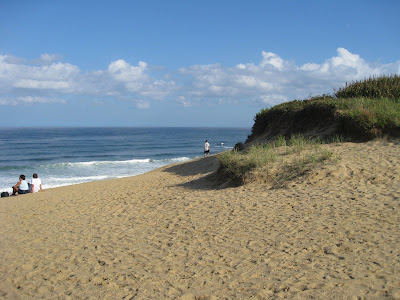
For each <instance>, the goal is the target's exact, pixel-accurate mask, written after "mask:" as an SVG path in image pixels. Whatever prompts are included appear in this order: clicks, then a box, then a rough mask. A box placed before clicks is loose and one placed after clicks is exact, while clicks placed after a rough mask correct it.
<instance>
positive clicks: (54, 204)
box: [0, 140, 400, 299]
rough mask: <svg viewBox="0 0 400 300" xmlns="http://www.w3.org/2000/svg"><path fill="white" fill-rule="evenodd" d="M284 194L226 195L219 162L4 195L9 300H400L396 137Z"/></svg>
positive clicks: (2, 269) (1, 284)
mask: <svg viewBox="0 0 400 300" xmlns="http://www.w3.org/2000/svg"><path fill="white" fill-rule="evenodd" d="M324 147H328V148H330V149H331V150H332V151H333V152H334V153H335V154H336V155H338V156H339V157H340V159H339V160H338V161H335V162H328V163H325V164H323V165H322V166H320V167H318V168H316V169H313V170H312V171H311V172H310V173H309V174H308V175H307V176H303V177H302V178H297V179H296V180H295V181H293V182H291V183H290V184H289V186H288V187H286V188H280V189H271V188H269V186H268V185H266V184H262V183H251V184H248V185H245V186H240V187H229V188H217V187H216V183H215V177H213V176H212V172H213V171H215V170H216V169H217V168H218V162H217V160H216V157H215V156H210V157H207V158H202V159H198V160H194V161H190V162H186V163H181V164H175V165H170V166H166V167H163V168H161V169H157V170H154V171H152V172H149V173H146V174H143V175H140V176H135V177H131V178H122V179H117V180H109V181H98V182H92V183H86V184H80V185H75V186H68V187H62V188H56V189H49V190H46V191H45V192H43V193H36V194H29V195H23V196H18V197H9V198H1V199H0V203H1V204H0V214H1V215H0V234H1V236H0V249H1V254H2V255H1V257H0V298H1V299H39V298H40V299H250V298H252V299H281V298H288V299H400V142H399V141H398V140H394V141H393V140H389V141H388V140H376V141H372V142H368V143H359V144H356V143H343V144H338V145H326V146H324Z"/></svg>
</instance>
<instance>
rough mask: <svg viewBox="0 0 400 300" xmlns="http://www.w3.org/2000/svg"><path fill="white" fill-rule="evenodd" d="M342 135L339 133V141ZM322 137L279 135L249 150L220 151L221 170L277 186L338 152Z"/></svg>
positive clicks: (224, 174) (240, 179) (232, 176)
mask: <svg viewBox="0 0 400 300" xmlns="http://www.w3.org/2000/svg"><path fill="white" fill-rule="evenodd" d="M339 140H340V137H337V141H339ZM322 144H323V141H321V140H320V139H310V138H305V137H304V136H302V135H300V134H293V135H291V136H290V137H284V136H279V137H278V138H277V139H276V140H274V141H273V142H270V143H265V144H259V145H255V146H253V147H250V148H249V149H248V150H247V151H238V150H232V151H227V152H224V153H221V154H220V155H218V160H219V163H220V168H219V171H218V172H219V174H220V175H221V176H222V178H225V179H226V178H229V179H230V180H231V181H232V182H233V183H234V184H236V185H240V184H246V183H250V182H254V181H269V183H270V184H271V185H272V186H274V187H283V186H284V185H285V184H286V183H287V182H289V181H290V180H293V179H294V178H296V177H298V176H301V175H303V174H305V173H306V172H307V171H309V170H310V169H312V168H313V167H315V166H316V165H318V164H320V163H321V162H323V161H325V160H330V159H332V158H333V157H334V153H333V152H332V151H329V150H327V149H325V148H323V147H322Z"/></svg>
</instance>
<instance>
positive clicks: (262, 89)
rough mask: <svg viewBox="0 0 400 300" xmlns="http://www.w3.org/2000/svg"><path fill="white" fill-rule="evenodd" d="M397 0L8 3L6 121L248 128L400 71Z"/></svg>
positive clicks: (1, 65) (2, 14) (1, 74)
mask: <svg viewBox="0 0 400 300" xmlns="http://www.w3.org/2000/svg"><path fill="white" fill-rule="evenodd" d="M399 11H400V1H397V0H377V1H368V0H363V1H360V0H353V1H347V0H346V1H342V0H336V1H329V0H327V1H320V0H318V1H310V0H303V1H300V0H275V1H272V0H201V1H199V0H198V1H191V0H180V1H178V0H168V1H167V0H146V1H145V0H143V1H135V0H131V1H121V0H113V1H105V0H96V1H94V0H93V1H90V0H86V1H85V0H65V1H59V0H35V1H32V0H1V1H0V111H1V114H0V127H69V126H72V127H77V126H85V127H86V126H88V127H97V126H106V127H111V126H124V127H125V126H132V127H251V126H252V125H253V122H254V121H253V118H254V116H255V115H256V113H258V112H259V111H260V110H261V109H263V108H266V107H271V106H274V105H277V104H279V103H282V102H286V101H291V100H295V99H299V100H300V99H306V98H309V97H312V96H317V95H322V94H333V93H334V90H335V89H338V88H339V87H341V86H343V85H345V84H346V82H348V83H350V82H352V81H356V80H362V79H365V78H368V77H370V76H380V75H393V74H400V34H399V32H398V31H399V28H400V18H399V17H398V13H399Z"/></svg>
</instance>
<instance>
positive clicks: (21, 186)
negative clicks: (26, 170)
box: [12, 175, 29, 196]
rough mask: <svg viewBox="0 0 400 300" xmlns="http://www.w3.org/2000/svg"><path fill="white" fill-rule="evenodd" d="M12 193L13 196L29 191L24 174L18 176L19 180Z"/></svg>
mask: <svg viewBox="0 0 400 300" xmlns="http://www.w3.org/2000/svg"><path fill="white" fill-rule="evenodd" d="M12 188H13V193H12V194H13V195H14V196H15V195H16V194H17V193H18V194H19V195H22V194H28V193H29V185H28V183H27V182H26V180H25V175H21V176H19V182H18V183H17V184H16V185H14V186H13V187H12Z"/></svg>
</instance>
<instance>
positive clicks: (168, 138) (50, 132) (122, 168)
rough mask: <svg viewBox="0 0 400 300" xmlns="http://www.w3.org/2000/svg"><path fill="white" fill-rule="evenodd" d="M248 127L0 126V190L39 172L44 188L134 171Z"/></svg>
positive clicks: (216, 144)
mask: <svg viewBox="0 0 400 300" xmlns="http://www.w3.org/2000/svg"><path fill="white" fill-rule="evenodd" d="M249 134H250V128H40V129H39V128H33V129H26V128H23V129H8V128H7V129H4V128H3V129H2V128H0V192H3V191H8V192H10V191H12V189H11V187H12V186H13V185H14V184H16V183H17V182H18V178H19V175H21V174H24V175H25V176H26V177H27V179H28V182H30V180H31V178H32V174H33V173H38V175H39V177H40V178H41V179H42V185H43V187H44V188H52V187H59V186H65V185H72V184H77V183H83V182H89V181H94V180H103V179H112V178H120V177H127V176H134V175H138V174H142V173H146V172H148V171H151V170H154V169H156V168H159V167H162V166H165V165H168V164H171V163H175V162H182V161H187V160H190V159H194V158H198V157H201V156H203V144H204V142H205V140H208V141H209V143H210V145H211V153H217V152H222V151H225V150H228V149H232V147H233V146H234V145H235V144H236V143H237V142H244V141H245V140H246V138H247V136H248V135H249Z"/></svg>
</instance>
